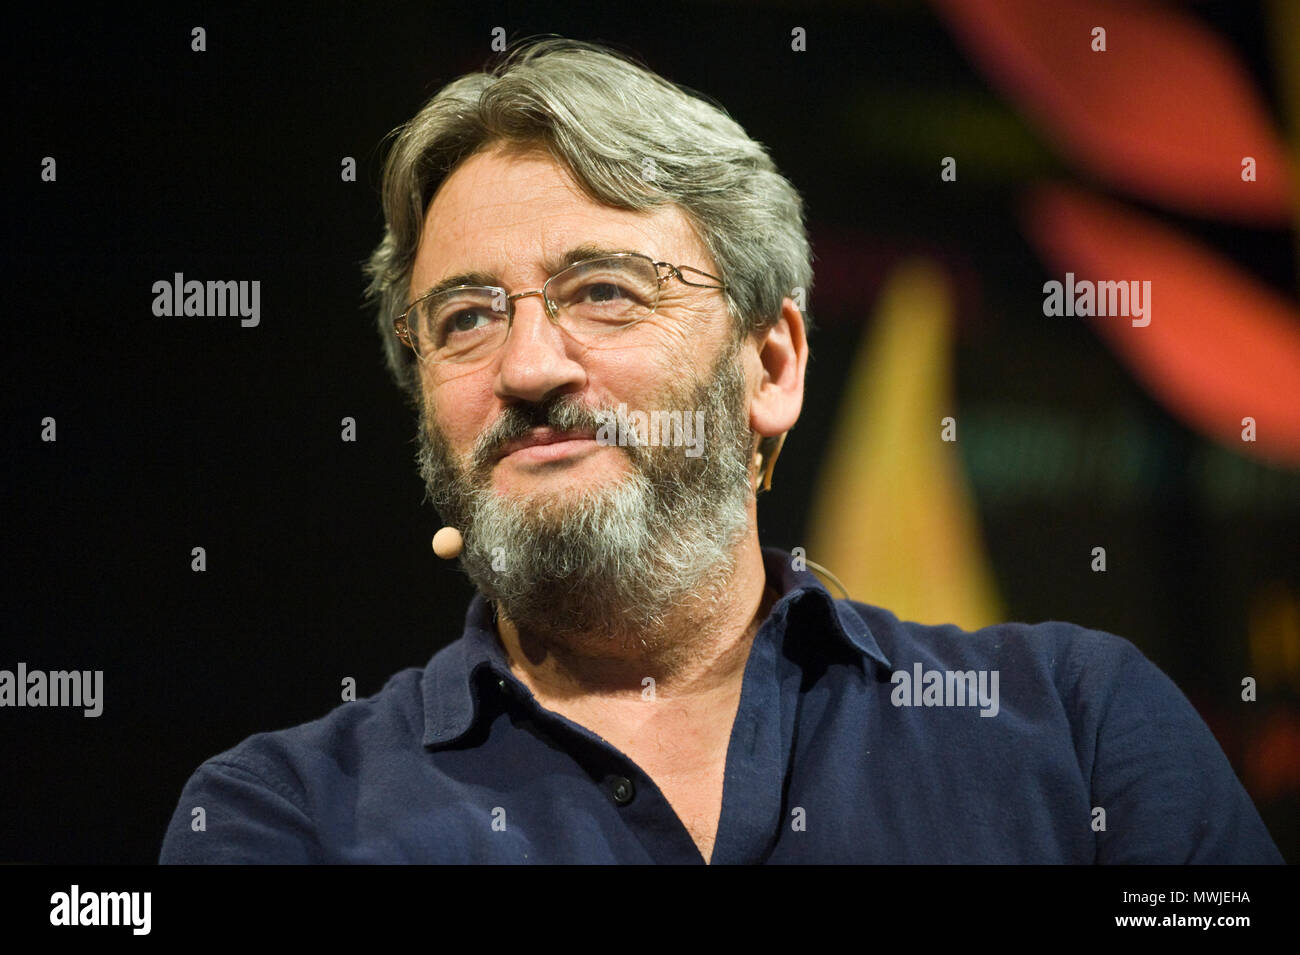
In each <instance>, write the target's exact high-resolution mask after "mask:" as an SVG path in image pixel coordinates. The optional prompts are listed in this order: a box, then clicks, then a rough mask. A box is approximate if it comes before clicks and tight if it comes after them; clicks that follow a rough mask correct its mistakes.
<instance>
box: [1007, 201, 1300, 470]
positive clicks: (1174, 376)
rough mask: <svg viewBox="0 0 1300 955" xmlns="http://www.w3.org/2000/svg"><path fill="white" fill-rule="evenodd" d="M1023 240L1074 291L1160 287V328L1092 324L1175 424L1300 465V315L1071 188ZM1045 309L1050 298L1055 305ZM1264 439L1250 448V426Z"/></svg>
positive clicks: (1252, 283)
mask: <svg viewBox="0 0 1300 955" xmlns="http://www.w3.org/2000/svg"><path fill="white" fill-rule="evenodd" d="M1024 220H1025V230H1026V233H1027V234H1028V235H1029V237H1030V240H1031V241H1032V242H1033V243H1034V245H1035V246H1036V247H1037V248H1038V250H1039V253H1040V254H1041V255H1042V256H1043V258H1044V259H1045V260H1046V261H1047V262H1048V263H1050V265H1051V266H1052V267H1053V268H1054V269H1055V270H1056V272H1055V273H1054V274H1053V275H1051V276H1050V278H1052V279H1054V280H1056V281H1058V282H1062V283H1064V281H1065V273H1066V272H1073V273H1074V275H1075V277H1076V281H1082V280H1085V279H1086V280H1089V281H1094V282H1095V281H1150V282H1151V286H1150V293H1151V294H1150V302H1149V303H1148V304H1149V307H1150V324H1148V325H1146V326H1145V327H1137V326H1134V325H1133V324H1132V320H1131V319H1130V318H1127V317H1122V316H1111V317H1096V318H1087V319H1077V318H1065V317H1055V318H1053V317H1048V316H1046V315H1044V316H1043V318H1042V321H1045V322H1071V321H1088V322H1091V323H1092V325H1093V327H1094V328H1096V329H1097V331H1098V332H1099V333H1100V334H1101V336H1102V338H1103V339H1104V340H1105V341H1107V342H1108V343H1109V344H1110V346H1111V347H1112V348H1113V349H1114V350H1115V352H1116V353H1117V354H1118V355H1119V356H1120V358H1121V360H1123V361H1124V362H1125V363H1126V364H1127V365H1128V366H1129V368H1130V369H1131V370H1132V372H1133V374H1134V375H1135V376H1136V377H1137V378H1138V379H1139V381H1141V382H1142V383H1143V385H1144V386H1145V387H1146V389H1147V390H1148V391H1149V392H1150V393H1151V394H1152V395H1154V396H1155V398H1156V399H1157V400H1158V401H1160V402H1161V403H1162V404H1163V405H1164V406H1165V408H1167V409H1168V410H1169V411H1170V413H1171V414H1173V415H1174V416H1175V417H1177V418H1179V419H1180V420H1182V421H1183V422H1185V423H1186V424H1187V425H1188V426H1189V427H1191V428H1193V429H1195V430H1197V431H1199V432H1201V433H1202V434H1204V435H1206V436H1208V437H1211V438H1214V439H1217V440H1219V441H1221V442H1223V443H1224V444H1225V445H1227V446H1229V447H1230V448H1232V449H1233V450H1235V451H1237V452H1238V453H1241V454H1247V455H1252V456H1255V457H1258V458H1262V459H1265V460H1270V461H1272V462H1274V463H1279V464H1286V465H1289V466H1291V467H1296V466H1300V309H1297V308H1296V306H1295V305H1294V304H1293V303H1291V302H1288V301H1287V300H1286V299H1284V298H1283V297H1282V296H1280V295H1279V294H1278V293H1276V292H1274V291H1272V290H1271V289H1269V288H1266V287H1265V286H1263V285H1261V284H1260V283H1259V282H1258V281H1256V280H1255V279H1253V278H1252V277H1251V276H1250V275H1248V274H1247V273H1245V272H1242V271H1241V270H1240V269H1238V268H1236V267H1235V266H1234V265H1232V264H1231V263H1229V262H1227V261H1226V260H1224V259H1222V258H1220V257H1219V256H1217V255H1215V254H1214V253H1213V252H1210V251H1207V250H1206V249H1204V248H1202V247H1201V246H1199V245H1196V244H1195V243H1193V242H1191V241H1190V240H1188V239H1186V238H1183V237H1182V236H1180V235H1179V234H1177V233H1175V232H1173V231H1171V230H1170V229H1168V228H1166V227H1165V226H1163V225H1160V224H1159V223H1157V222H1155V221H1153V220H1152V219H1150V218H1148V217H1146V216H1144V215H1142V214H1140V213H1137V212H1134V211H1132V210H1131V209H1129V208H1127V207H1125V206H1122V205H1119V204H1117V203H1114V202H1111V201H1109V200H1103V199H1099V198H1097V197H1093V196H1089V195H1085V194H1084V193H1082V192H1080V191H1078V190H1075V189H1071V188H1067V187H1062V186H1044V187H1039V188H1037V189H1035V190H1033V191H1031V193H1030V194H1029V197H1028V199H1027V202H1026V205H1025V210H1024ZM1045 298H1046V295H1045ZM1247 417H1249V418H1253V419H1254V421H1255V440H1254V441H1246V440H1243V438H1242V431H1243V423H1242V419H1243V418H1247Z"/></svg>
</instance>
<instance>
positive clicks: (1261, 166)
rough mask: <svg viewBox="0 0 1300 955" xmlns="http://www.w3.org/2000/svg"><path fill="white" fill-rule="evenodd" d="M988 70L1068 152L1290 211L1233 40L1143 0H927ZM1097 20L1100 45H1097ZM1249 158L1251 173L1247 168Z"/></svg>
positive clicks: (1169, 185) (1090, 163)
mask: <svg viewBox="0 0 1300 955" xmlns="http://www.w3.org/2000/svg"><path fill="white" fill-rule="evenodd" d="M933 2H934V5H935V7H936V8H937V10H938V11H939V13H940V15H941V16H942V18H943V19H944V20H945V22H946V23H947V24H948V25H949V27H950V28H951V29H952V31H953V33H954V34H955V35H956V36H957V38H958V40H959V41H960V42H962V43H963V44H964V46H965V48H966V49H967V51H968V52H969V53H970V55H971V57H972V58H973V59H974V61H975V62H976V64H977V65H978V66H979V67H980V68H981V69H982V70H983V72H984V73H985V74H986V75H987V76H988V77H989V78H990V79H991V80H992V81H993V83H994V84H995V85H996V86H998V87H999V88H1000V89H1001V90H1002V91H1003V92H1004V93H1005V94H1006V95H1007V96H1009V97H1010V98H1011V99H1012V100H1013V101H1014V102H1016V103H1017V104H1019V105H1020V106H1021V107H1023V109H1024V111H1025V112H1026V114H1027V115H1028V116H1029V117H1030V119H1031V120H1032V121H1033V122H1035V123H1036V124H1037V125H1039V126H1041V127H1042V129H1043V130H1044V131H1045V133H1046V135H1047V137H1048V138H1049V140H1050V141H1051V142H1052V143H1053V144H1054V146H1055V147H1056V148H1057V149H1058V150H1059V151H1060V152H1061V153H1062V154H1063V155H1064V156H1065V157H1067V158H1068V159H1069V160H1070V161H1072V162H1074V163H1075V164H1077V165H1078V166H1079V167H1080V168H1082V169H1083V170H1085V171H1087V172H1088V173H1090V174H1091V175H1093V176H1097V177H1099V178H1101V179H1104V180H1105V181H1106V182H1108V183H1110V184H1112V185H1114V186H1117V187H1119V188H1122V189H1125V190H1128V191H1130V192H1132V193H1134V194H1136V195H1138V196H1140V197H1142V198H1144V199H1149V200H1152V201H1155V202H1159V203H1162V204H1165V205H1167V206H1169V207H1171V208H1175V209H1178V210H1182V211H1186V212H1191V213H1194V214H1198V215H1205V216H1214V217H1219V218H1224V219H1229V220H1232V221H1238V222H1248V223H1264V224H1279V225H1280V224H1285V223H1286V222H1287V221H1288V220H1289V218H1290V215H1291V205H1290V199H1289V197H1290V181H1289V178H1288V171H1287V165H1286V147H1285V146H1284V145H1283V143H1282V141H1281V139H1280V137H1279V136H1278V135H1277V133H1276V132H1275V130H1274V124H1273V122H1272V121H1271V119H1270V117H1269V114H1268V111H1267V109H1266V108H1265V106H1264V104H1263V102H1262V101H1261V99H1260V96H1259V95H1258V92H1257V91H1256V89H1255V87H1254V84H1253V82H1252V80H1251V78H1250V76H1249V74H1248V73H1247V71H1246V69H1245V68H1244V67H1243V66H1242V65H1241V63H1240V62H1239V61H1238V59H1237V57H1236V55H1235V54H1234V52H1233V50H1232V49H1231V47H1230V46H1229V45H1228V44H1227V43H1225V42H1224V41H1223V40H1221V39H1220V38H1219V37H1218V36H1217V35H1215V34H1214V32H1213V31H1211V30H1209V29H1208V28H1206V27H1205V26H1204V25H1203V24H1202V23H1201V22H1200V21H1198V20H1197V19H1196V18H1195V17H1194V16H1192V15H1191V14H1188V13H1185V12H1183V11H1181V10H1176V9H1171V8H1169V7H1165V6H1155V5H1151V4H1148V3H1142V2H1139V0H1125V2H1122V3H1117V2H1114V0H933ZM1097 27H1100V28H1102V29H1104V30H1105V31H1106V33H1105V40H1106V50H1105V52H1095V51H1094V50H1093V49H1092V43H1093V32H1092V31H1093V30H1094V28H1097ZM1247 156H1250V157H1253V158H1254V159H1255V176H1256V181H1254V182H1245V181H1243V180H1242V178H1241V176H1242V160H1243V158H1244V157H1247Z"/></svg>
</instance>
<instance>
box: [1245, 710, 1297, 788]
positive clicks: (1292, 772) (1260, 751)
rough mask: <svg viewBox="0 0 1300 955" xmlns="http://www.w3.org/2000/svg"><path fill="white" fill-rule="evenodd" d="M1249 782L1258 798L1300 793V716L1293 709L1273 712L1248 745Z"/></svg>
mask: <svg viewBox="0 0 1300 955" xmlns="http://www.w3.org/2000/svg"><path fill="white" fill-rule="evenodd" d="M1242 775H1243V776H1244V777H1245V781H1246V784H1247V785H1248V786H1249V787H1250V791H1251V793H1253V794H1254V795H1255V797H1256V798H1257V799H1260V800H1263V801H1271V800H1274V799H1278V798H1280V797H1282V796H1285V795H1288V794H1292V793H1300V719H1297V718H1296V714H1295V713H1294V712H1290V711H1285V710H1284V711H1281V712H1277V713H1273V714H1271V715H1270V717H1269V720H1268V722H1267V723H1266V724H1265V726H1264V729H1263V731H1262V732H1260V733H1256V734H1253V735H1252V737H1251V741H1250V744H1249V745H1248V746H1247V747H1246V759H1245V767H1244V772H1243V774H1242Z"/></svg>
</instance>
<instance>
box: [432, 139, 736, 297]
mask: <svg viewBox="0 0 1300 955" xmlns="http://www.w3.org/2000/svg"><path fill="white" fill-rule="evenodd" d="M584 245H588V246H596V247H600V248H605V249H609V250H611V251H620V252H643V253H645V254H646V255H649V256H651V257H652V258H654V259H656V260H663V261H668V262H672V263H673V264H678V265H682V264H684V265H690V266H693V267H695V268H700V269H703V270H704V271H706V272H714V273H715V274H716V270H715V268H714V264H713V261H712V259H711V258H710V257H709V256H708V253H707V250H706V248H705V246H704V244H703V242H702V241H701V240H700V238H699V236H698V235H697V233H696V232H695V229H694V228H693V227H692V225H691V223H690V220H689V219H688V218H687V216H686V214H685V213H684V212H683V211H682V210H681V209H680V208H678V207H677V206H674V205H664V206H661V207H659V208H657V209H654V210H652V211H645V212H641V211H633V210H630V209H616V208H613V207H611V206H607V205H603V204H602V203H599V202H597V201H596V200H594V199H592V198H591V197H589V196H587V195H586V194H584V193H583V192H582V190H581V189H580V188H579V187H578V186H577V185H575V184H574V182H573V181H572V179H571V178H570V175H569V174H568V172H567V170H565V168H564V167H563V166H562V165H560V164H559V163H558V162H556V161H555V160H554V159H553V158H551V157H550V156H549V155H547V154H546V153H544V152H539V151H529V152H523V153H521V152H518V151H515V150H506V149H503V148H501V147H497V148H494V149H492V150H490V151H487V152H482V153H478V154H476V155H474V156H471V157H470V158H469V159H467V160H465V161H464V162H463V163H461V165H460V166H459V167H457V169H456V170H455V171H454V172H453V173H452V174H451V175H450V176H448V177H447V179H446V180H445V181H444V182H443V184H442V187H441V188H440V189H439V190H438V192H437V194H436V195H435V196H434V198H433V201H432V202H430V203H429V208H428V209H427V210H426V212H425V217H424V226H423V229H422V230H421V235H420V244H419V247H418V248H417V250H416V257H415V266H414V270H413V272H412V276H411V294H412V297H415V296H416V295H418V294H420V293H421V292H422V291H423V290H424V289H427V288H429V286H431V285H433V284H434V283H436V282H438V281H440V280H442V279H444V278H446V277H447V276H448V275H452V274H456V273H461V272H469V271H473V272H480V273H484V274H489V275H493V276H496V277H497V279H498V281H499V282H500V283H501V284H503V285H506V286H508V287H509V286H515V285H519V284H532V285H540V284H541V282H542V281H544V280H545V279H546V277H547V275H548V274H549V273H548V271H547V265H548V264H553V263H555V262H559V261H561V260H562V259H563V258H564V255H565V253H566V252H568V251H569V250H570V249H573V248H576V247H578V246H584Z"/></svg>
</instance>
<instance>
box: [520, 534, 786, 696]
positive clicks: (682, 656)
mask: <svg viewBox="0 0 1300 955" xmlns="http://www.w3.org/2000/svg"><path fill="white" fill-rule="evenodd" d="M736 557H737V559H736V562H735V570H734V571H733V572H732V573H731V574H730V575H729V576H727V577H725V578H721V579H717V580H714V581H710V582H708V583H707V584H705V585H704V586H703V587H702V589H701V592H700V595H699V599H697V600H693V601H691V602H689V603H687V604H684V605H681V606H678V607H672V608H669V609H668V610H667V611H666V612H665V613H664V615H663V616H662V618H661V619H660V621H659V623H658V625H657V626H649V625H646V624H645V622H644V621H628V622H627V625H626V629H625V631H624V632H622V633H616V634H610V633H609V632H607V631H605V632H601V633H591V632H585V633H578V634H574V633H566V634H563V635H557V634H556V633H554V632H552V631H550V630H548V628H547V627H546V623H545V621H532V620H521V621H514V620H510V619H509V618H508V617H506V616H505V615H504V614H500V615H499V616H498V621H497V628H498V632H499V633H500V636H501V642H502V645H503V646H504V648H505V651H506V655H507V657H508V658H509V660H510V666H511V669H512V671H513V672H514V673H515V674H516V675H517V676H518V677H519V678H520V680H522V681H523V682H524V684H525V685H526V686H528V687H529V689H530V690H532V691H533V694H534V696H536V697H538V699H539V701H563V700H568V699H572V698H575V697H582V698H592V697H602V698H606V699H610V700H613V699H617V698H627V699H629V700H633V699H635V700H640V699H643V698H644V693H645V692H646V690H647V687H649V686H653V687H654V695H655V696H656V697H665V696H677V697H680V696H688V695H692V694H701V693H710V692H717V691H718V690H719V689H720V688H726V687H731V686H733V685H738V684H739V682H740V680H741V678H742V677H743V674H744V668H745V663H746V661H747V660H748V658H749V647H750V645H751V643H752V642H753V638H754V635H755V633H757V631H758V628H759V626H760V625H761V624H762V622H763V621H764V620H765V619H766V618H767V615H768V613H769V612H770V610H771V607H772V605H773V604H774V603H775V602H776V600H777V598H778V596H779V595H778V594H777V593H776V592H775V591H774V590H772V589H771V588H768V587H767V586H766V571H765V569H764V567H763V560H762V553H761V551H760V549H759V544H758V535H757V533H755V532H754V531H753V530H751V532H750V534H749V535H748V536H746V537H745V538H744V539H743V540H742V541H741V542H740V543H739V544H738V547H737V553H736ZM647 677H648V678H650V679H652V680H653V681H654V683H653V684H648V683H646V682H645V681H646V678H647Z"/></svg>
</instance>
